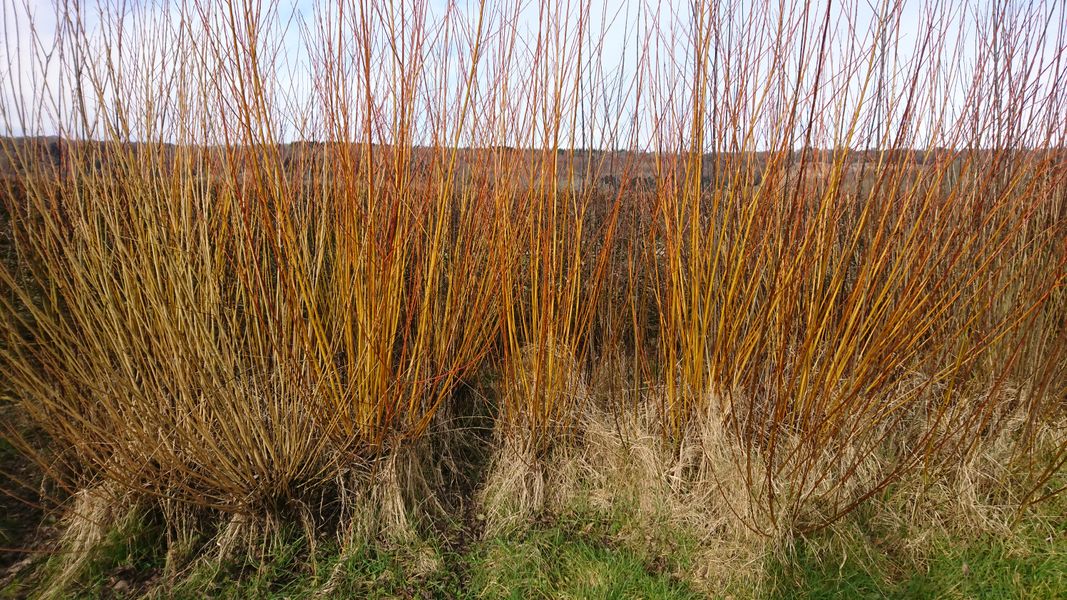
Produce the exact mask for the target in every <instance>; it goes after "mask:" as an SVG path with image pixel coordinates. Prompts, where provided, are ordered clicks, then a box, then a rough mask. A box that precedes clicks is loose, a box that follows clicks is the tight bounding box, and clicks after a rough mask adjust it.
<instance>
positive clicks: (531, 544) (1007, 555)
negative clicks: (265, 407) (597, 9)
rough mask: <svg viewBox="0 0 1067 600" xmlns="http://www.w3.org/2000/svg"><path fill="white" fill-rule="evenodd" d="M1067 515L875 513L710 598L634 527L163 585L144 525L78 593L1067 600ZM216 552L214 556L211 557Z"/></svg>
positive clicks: (37, 572)
mask: <svg viewBox="0 0 1067 600" xmlns="http://www.w3.org/2000/svg"><path fill="white" fill-rule="evenodd" d="M1064 508H1065V506H1064V503H1063V502H1060V503H1059V504H1058V505H1052V506H1048V507H1046V509H1045V510H1043V511H1042V512H1041V514H1035V515H1032V516H1031V517H1030V518H1028V519H1027V520H1026V521H1024V522H1022V523H1021V524H1020V525H1018V526H1017V527H1016V528H1015V530H1014V534H1013V535H1011V536H1010V537H1002V536H993V535H990V534H979V535H974V536H971V537H968V536H958V535H953V536H948V535H943V534H942V535H938V534H934V533H932V532H927V534H926V536H927V537H926V539H923V540H922V542H921V544H917V543H916V539H915V538H916V536H917V537H920V538H921V537H923V535H924V534H922V533H919V534H917V533H916V532H915V531H914V530H907V531H905V530H904V529H900V530H896V531H894V530H893V529H892V528H887V527H885V526H884V525H883V526H878V525H875V522H876V521H877V519H875V518H874V515H872V514H871V512H870V511H861V513H862V514H861V513H857V515H856V517H855V518H853V519H849V520H848V521H846V522H843V523H842V524H841V525H840V526H838V527H835V528H833V529H832V530H827V531H825V532H824V533H822V534H820V535H818V536H815V537H812V538H798V539H796V540H794V541H793V542H792V543H791V544H788V545H787V546H786V547H785V548H783V549H779V550H778V551H776V552H773V553H769V554H768V555H767V556H766V557H765V558H764V560H763V561H762V564H755V565H752V566H751V568H752V569H754V570H758V571H759V572H760V573H762V575H760V576H759V577H756V578H755V579H753V581H755V582H756V583H755V584H746V585H737V586H731V587H729V588H727V589H717V590H716V589H708V588H707V586H706V585H705V584H702V583H701V582H700V581H697V580H694V579H692V578H691V577H690V576H689V574H690V573H692V572H693V571H694V567H697V566H699V565H696V564H694V561H695V560H696V559H695V558H694V557H695V556H696V555H695V554H693V553H692V552H690V549H691V547H692V546H691V544H687V543H686V540H685V539H684V534H682V533H679V535H678V536H674V537H673V538H672V539H674V540H675V541H676V543H675V544H672V545H671V547H670V549H669V550H668V549H665V548H664V547H662V545H661V543H660V542H655V543H652V544H650V545H648V546H643V547H640V546H635V544H634V543H633V541H632V540H631V539H629V538H625V536H622V535H620V532H621V531H622V530H623V529H625V527H626V524H625V523H623V522H620V521H618V520H613V519H608V518H605V517H603V516H596V515H591V514H577V513H576V514H572V515H568V516H565V517H560V518H556V519H553V520H551V521H541V522H539V523H538V524H536V525H535V526H533V527H531V528H529V529H526V530H524V531H516V532H511V533H508V534H504V535H501V536H498V537H494V538H490V539H485V540H480V541H476V542H473V543H470V544H468V545H466V547H463V548H457V547H455V546H451V545H450V544H449V543H447V540H446V538H447V537H448V535H447V534H446V535H444V536H431V537H429V538H424V539H418V540H409V541H406V542H392V543H389V544H384V543H383V544H379V545H377V546H375V547H364V548H362V549H359V550H357V551H349V552H347V553H341V552H339V551H338V549H337V547H336V546H331V545H329V544H326V545H320V546H319V548H318V550H317V552H316V556H315V558H314V559H312V558H310V557H309V552H308V548H307V546H306V544H305V542H304V541H303V539H302V538H301V536H299V535H296V534H293V535H291V536H289V537H288V538H286V537H285V536H283V539H282V540H281V541H279V543H277V544H276V545H274V546H273V548H272V549H264V551H263V553H262V554H261V559H256V558H254V557H253V558H242V559H240V560H231V561H225V562H221V563H220V562H218V561H214V560H201V561H193V562H192V563H190V564H188V565H187V566H186V567H184V568H183V569H180V570H179V571H178V572H177V573H174V574H170V575H168V576H164V575H163V569H164V562H165V557H164V556H163V554H162V552H161V550H160V548H159V544H158V540H159V539H160V533H161V531H160V530H159V525H158V524H156V523H154V522H153V521H152V519H150V518H142V519H134V520H131V521H130V522H129V523H127V524H126V525H124V526H122V527H121V528H117V529H115V530H113V531H112V532H111V533H109V534H108V535H107V536H106V537H105V539H104V540H103V541H102V542H101V543H100V544H99V545H98V546H97V548H96V550H95V551H94V552H93V555H92V556H91V558H90V560H88V561H87V562H86V563H85V564H84V565H83V567H82V568H81V569H80V572H79V575H78V577H77V578H76V580H75V581H74V583H73V584H72V586H71V587H70V588H69V589H68V592H69V593H70V594H71V595H74V596H77V597H83V598H101V597H104V598H107V597H114V598H120V597H147V598H199V597H205V596H208V597H221V598H246V597H263V598H301V597H337V598H345V597H368V598H701V597H707V596H709V595H711V596H713V597H724V598H726V597H732V598H830V597H850V598H1065V597H1067V523H1065V522H1064V520H1063V519H1062V518H1057V517H1056V515H1057V514H1059V515H1062V514H1063V513H1062V512H1058V513H1057V512H1056V511H1062V510H1063V509H1064ZM202 550H203V549H202ZM253 554H255V553H253ZM55 560H56V559H55V557H53V558H52V559H50V560H49V559H45V558H43V557H42V558H39V559H38V563H39V564H38V565H37V568H36V569H28V570H25V571H24V575H23V576H21V577H19V578H16V579H14V580H13V581H9V582H7V583H6V585H5V587H3V588H2V590H0V598H17V597H23V596H27V595H31V596H32V595H34V592H35V591H36V590H38V589H40V587H41V586H42V585H43V584H44V582H45V581H46V579H47V577H48V574H49V572H50V571H54V568H53V567H51V566H50V563H51V562H52V561H55Z"/></svg>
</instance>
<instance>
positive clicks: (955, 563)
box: [763, 513, 1067, 599]
mask: <svg viewBox="0 0 1067 600" xmlns="http://www.w3.org/2000/svg"><path fill="white" fill-rule="evenodd" d="M1062 514H1063V513H1060V516H1059V517H1058V518H1057V517H1055V516H1053V517H1052V518H1053V519H1055V520H1053V521H1050V523H1052V524H1053V526H1052V527H1037V526H1035V522H1027V523H1024V524H1023V525H1021V526H1020V527H1019V528H1017V530H1016V532H1015V533H1014V535H1013V536H1012V537H1011V538H1009V539H1005V538H1004V537H1000V536H996V535H991V534H983V535H976V536H973V537H971V538H970V539H960V538H959V537H949V536H947V535H940V536H935V537H933V539H931V540H929V541H927V542H924V543H923V546H922V549H921V551H920V552H918V553H917V555H916V554H909V553H907V552H905V551H903V550H902V546H903V544H904V543H905V542H906V540H905V539H904V537H903V535H902V534H900V533H897V534H894V533H892V532H884V531H882V532H878V531H874V530H869V529H868V530H866V531H864V527H863V524H862V523H857V522H855V521H852V522H849V523H848V524H847V526H845V527H843V528H840V529H837V530H835V531H833V532H824V533H823V534H820V535H818V536H815V537H812V538H801V539H799V540H797V541H796V542H795V543H794V545H793V547H792V548H791V549H790V551H789V552H787V553H786V555H785V556H783V557H778V558H775V559H773V560H771V561H769V564H768V568H767V574H768V580H767V586H766V589H765V593H764V594H763V595H764V597H766V598H902V599H903V598H961V599H962V598H989V599H999V598H1035V599H1037V598H1042V599H1044V598H1067V520H1065V519H1063V517H1062ZM1042 520H1043V519H1042Z"/></svg>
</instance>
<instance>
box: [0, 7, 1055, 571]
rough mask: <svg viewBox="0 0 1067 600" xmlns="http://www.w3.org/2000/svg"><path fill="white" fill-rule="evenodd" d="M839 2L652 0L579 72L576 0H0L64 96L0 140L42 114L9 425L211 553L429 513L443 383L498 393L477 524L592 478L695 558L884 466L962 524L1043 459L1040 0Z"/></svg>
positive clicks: (593, 13) (837, 501)
mask: <svg viewBox="0 0 1067 600" xmlns="http://www.w3.org/2000/svg"><path fill="white" fill-rule="evenodd" d="M861 4H862V3H855V2H846V3H845V4H844V5H842V6H840V7H838V8H831V9H824V8H820V7H809V6H806V5H789V6H782V7H778V8H777V9H775V10H774V11H771V10H748V9H745V8H743V7H742V6H741V5H740V4H739V3H726V4H723V3H713V2H697V3H696V4H695V5H694V7H693V8H694V11H693V13H692V15H688V14H683V13H681V12H678V11H672V10H667V9H666V8H665V7H659V8H658V9H656V8H655V7H646V9H645V10H643V11H642V13H641V16H640V18H639V19H636V20H629V21H627V23H628V26H629V28H628V29H627V32H626V33H625V34H624V36H623V37H624V38H625V39H626V55H627V57H629V58H628V59H632V60H633V62H632V63H630V66H629V67H627V70H624V71H618V72H610V71H609V70H606V69H605V68H604V63H603V61H602V58H601V57H602V56H603V55H604V54H605V53H608V52H611V51H612V48H611V47H610V46H611V45H612V44H614V43H615V42H614V41H613V39H614V38H612V37H611V36H610V35H609V32H608V28H607V25H606V24H605V23H606V21H607V20H610V15H600V16H598V10H597V9H596V7H595V6H593V5H592V4H591V3H588V2H577V3H559V2H543V3H540V4H538V5H537V6H535V7H533V8H535V9H536V10H534V11H532V12H531V13H530V16H529V21H526V20H524V19H527V17H525V16H522V15H524V14H526V13H524V12H523V11H524V7H525V5H524V4H523V3H522V2H506V3H486V2H482V3H477V4H476V5H472V6H471V7H468V9H467V10H461V9H460V7H458V6H454V5H449V8H448V9H447V10H446V11H445V12H444V13H443V14H437V13H434V12H433V10H432V8H431V5H430V3H427V2H422V1H417V0H416V1H413V2H410V3H401V2H371V3H368V2H349V1H347V0H341V1H339V2H338V3H337V4H336V5H331V6H330V7H324V8H322V9H321V10H317V11H316V12H314V14H312V15H304V16H303V17H302V18H301V19H297V21H298V22H299V23H298V24H299V27H298V29H299V30H300V35H299V36H296V37H295V38H294V37H293V36H291V35H288V34H287V32H289V31H291V30H289V29H287V26H288V25H287V24H288V23H290V21H289V20H288V17H287V15H286V14H285V11H284V10H282V8H281V7H280V6H278V5H276V4H274V3H271V2H267V3H265V4H264V3H256V2H246V1H241V0H234V1H220V2H215V1H209V0H188V1H186V2H178V3H174V4H168V5H167V6H164V7H158V8H157V9H154V10H148V9H141V8H135V9H130V10H125V9H124V8H122V7H121V6H114V5H111V4H108V3H103V4H101V5H98V6H92V7H90V6H86V5H83V4H82V3H80V2H70V3H60V4H58V5H57V6H56V11H57V17H58V22H59V27H58V29H57V31H56V33H55V35H54V36H50V35H49V33H48V32H46V31H43V30H39V29H37V28H35V27H31V26H30V25H28V24H31V23H35V22H36V21H34V20H33V19H31V18H30V17H28V16H27V14H26V8H25V7H24V6H22V5H21V4H20V3H18V2H10V3H6V4H5V12H4V13H3V14H4V17H3V18H4V19H5V27H7V28H8V29H10V28H12V27H16V28H20V30H21V31H23V32H25V33H24V35H25V37H24V38H22V39H23V40H24V41H25V42H26V44H25V46H24V52H23V53H22V54H17V55H16V54H11V53H10V51H9V53H8V54H6V55H5V56H6V57H7V60H8V67H9V68H10V70H12V71H13V72H14V71H19V72H25V73H28V75H27V77H31V78H32V77H37V78H38V79H39V80H41V81H48V82H52V83H49V84H48V85H40V86H37V87H33V88H32V89H27V88H20V87H19V86H18V85H17V84H16V83H13V82H12V83H6V84H3V86H4V87H3V88H2V89H0V91H2V92H3V94H4V95H3V98H4V104H3V107H2V111H0V121H2V122H3V124H4V128H5V132H6V133H15V132H23V133H27V134H30V133H39V132H44V131H46V130H55V131H56V132H58V133H59V134H60V137H59V139H58V140H57V141H49V140H33V139H9V140H6V141H4V142H3V144H2V149H0V150H2V152H0V156H2V158H3V162H4V165H5V166H4V168H5V169H7V171H6V176H5V178H4V182H3V185H4V187H3V202H2V207H3V213H2V214H3V218H4V226H5V232H4V236H5V237H4V238H3V240H2V243H3V246H2V249H3V252H4V253H5V261H6V262H5V263H4V264H3V266H2V267H0V291H2V293H0V316H2V321H0V370H2V372H3V373H4V377H3V379H2V386H3V387H2V391H3V394H4V402H10V403H13V404H14V405H15V406H16V407H17V410H19V411H20V412H21V413H23V414H25V415H26V417H27V418H28V419H29V420H30V421H31V422H32V423H33V424H34V427H35V428H36V429H38V430H40V432H43V435H44V437H45V438H46V439H47V440H48V442H47V443H46V444H44V445H41V444H37V443H36V442H34V440H36V439H38V438H36V437H30V436H27V435H25V432H21V431H17V430H14V429H10V430H9V431H5V432H4V436H5V437H6V438H9V439H11V440H12V441H13V442H14V443H15V444H16V445H18V446H19V447H20V449H21V450H22V451H23V452H26V453H28V454H30V455H32V456H33V457H34V458H35V459H36V461H37V462H38V463H39V464H41V465H42V466H43V467H44V469H45V470H46V472H47V475H48V476H49V477H50V478H52V479H53V480H54V481H56V482H58V484H59V485H60V486H61V487H62V488H63V489H64V490H65V491H66V493H67V494H68V495H69V497H71V498H81V497H82V495H84V494H87V493H90V492H87V491H86V490H98V489H108V490H112V491H113V492H114V494H116V495H117V497H120V498H124V499H126V501H128V503H129V504H130V505H140V504H142V503H147V504H150V505H152V506H156V507H159V508H160V510H162V512H163V513H164V515H165V516H166V518H167V519H168V520H172V521H174V522H175V523H178V522H185V521H189V522H193V521H196V520H197V518H199V517H195V518H194V517H192V516H190V515H200V516H204V515H207V517H206V518H208V519H209V520H214V521H215V522H217V523H225V524H228V525H226V526H225V527H223V528H222V529H223V533H222V534H221V537H220V538H219V541H220V542H221V543H222V545H223V546H225V547H226V548H231V547H233V548H239V547H241V544H240V543H238V542H239V541H240V540H242V539H246V538H248V536H247V535H246V534H247V531H248V530H249V528H251V527H253V526H254V525H253V524H257V523H258V524H262V523H268V524H269V523H272V522H273V523H278V522H281V521H282V520H286V519H298V520H301V521H302V522H304V523H305V524H306V525H305V528H306V529H307V530H308V532H309V535H310V536H311V537H314V535H315V534H314V533H313V532H315V531H318V530H320V529H321V528H322V527H324V526H326V525H327V524H329V526H330V527H334V526H336V527H335V529H336V530H338V531H339V532H340V535H341V536H342V537H343V538H344V539H346V540H347V541H348V542H349V543H352V544H355V543H357V542H358V541H365V540H367V539H370V538H374V537H379V536H399V537H403V536H405V535H408V534H409V532H411V531H413V530H415V529H418V528H419V527H421V526H422V525H421V524H422V523H425V522H426V521H427V516H428V515H431V514H441V513H443V512H447V511H444V510H442V508H441V502H440V501H439V496H440V495H441V488H442V487H443V484H442V482H441V477H442V475H441V473H442V469H443V468H444V467H445V466H448V465H447V464H446V463H448V461H453V462H455V459H456V458H457V457H455V456H452V455H451V454H450V453H449V452H450V451H449V450H448V449H447V448H446V449H445V450H442V447H443V446H447V443H445V441H443V440H447V438H448V436H449V435H451V433H450V432H449V427H448V419H449V418H450V415H453V413H454V410H453V409H454V408H455V406H454V404H455V393H456V390H457V388H458V387H459V386H460V385H463V384H464V383H468V382H470V381H472V380H473V379H474V378H476V377H479V376H482V375H484V374H487V373H498V374H499V375H500V376H501V377H502V381H501V382H500V383H499V384H498V385H497V386H496V389H497V392H498V398H497V400H498V402H497V405H498V406H497V411H496V413H495V417H496V422H495V425H494V426H495V430H496V431H495V442H496V446H497V448H496V455H495V458H494V460H493V463H492V465H491V467H490V470H489V473H488V475H487V476H486V480H485V482H484V485H483V486H482V489H481V491H480V496H479V497H480V498H481V501H482V503H483V505H484V507H485V511H486V513H487V516H488V519H489V530H490V531H498V530H500V529H502V528H508V527H512V526H516V525H518V526H521V525H522V524H523V523H526V522H528V521H529V520H530V519H531V518H533V517H535V516H536V515H537V514H538V513H541V512H544V511H552V510H557V509H558V508H559V507H560V506H561V505H563V504H565V503H566V502H567V501H568V500H567V499H568V498H573V497H574V496H575V495H576V494H579V493H580V494H585V495H588V496H589V499H590V501H592V502H593V503H594V504H596V505H598V506H602V507H605V506H607V505H609V504H610V503H612V502H614V501H615V500H617V499H618V498H620V497H624V498H627V502H629V503H631V504H633V505H634V506H635V507H637V508H636V510H637V512H638V513H639V514H648V515H661V516H662V518H665V519H668V520H671V521H672V522H674V521H676V522H678V523H679V524H681V525H684V526H685V527H688V528H690V529H691V530H695V531H698V532H700V534H699V535H700V537H701V538H702V539H716V540H723V539H728V540H732V541H731V542H729V543H726V544H724V545H723V546H722V548H724V550H722V552H723V553H724V557H721V558H716V557H711V558H709V560H710V561H711V563H727V562H729V561H736V560H741V559H739V557H744V556H749V555H750V554H749V552H750V551H751V552H757V553H758V550H753V549H758V548H762V547H763V545H764V544H770V545H774V544H776V543H777V542H776V540H782V539H788V538H789V536H792V535H795V534H796V533H798V532H807V531H813V530H817V529H820V528H823V527H826V526H829V525H831V524H833V523H834V522H835V521H836V520H838V519H840V518H841V517H842V516H843V515H845V514H847V513H849V511H851V510H853V509H855V508H856V507H857V506H859V505H861V504H862V503H864V502H865V501H867V500H869V499H870V498H872V497H876V496H878V495H879V494H880V493H881V492H882V491H883V490H885V489H886V488H887V487H888V486H890V485H893V484H895V483H898V482H901V481H905V480H907V481H915V480H916V478H918V480H923V481H925V482H926V485H924V486H923V487H922V488H921V490H918V491H916V498H917V500H916V506H918V505H921V504H922V502H923V500H921V499H922V498H926V497H927V496H928V494H930V493H933V492H936V491H937V490H938V489H940V488H939V486H942V485H948V486H950V487H951V486H956V487H951V489H952V490H953V492H952V493H953V494H956V495H955V496H954V497H955V499H956V501H957V502H958V503H960V504H961V506H960V508H959V510H958V511H954V512H953V514H957V515H958V516H959V522H960V523H977V524H978V525H981V526H983V527H993V524H994V523H999V522H1002V521H1003V519H1004V518H1006V516H1005V514H1006V513H1005V514H1000V513H997V514H996V515H995V516H989V517H988V518H985V517H979V516H977V515H978V514H979V513H974V514H971V513H967V511H966V510H965V505H967V504H972V505H978V504H981V501H980V499H979V497H980V496H982V495H983V494H984V492H981V491H980V490H983V489H986V488H985V486H987V485H988V484H990V482H993V481H998V480H1004V479H1011V480H1012V481H1013V487H1012V488H1011V489H1012V490H1013V491H1012V492H1011V494H1009V496H1008V497H1006V498H1004V499H1003V502H1004V506H1005V511H1007V508H1006V507H1008V506H1010V507H1012V508H1013V509H1018V508H1019V507H1024V506H1025V505H1027V504H1028V503H1031V502H1035V501H1038V500H1040V499H1043V498H1044V497H1046V496H1048V495H1049V494H1051V493H1056V492H1057V490H1054V489H1048V484H1049V482H1050V481H1052V480H1053V476H1054V475H1055V474H1056V473H1057V471H1058V470H1060V469H1062V468H1063V465H1064V461H1067V440H1064V439H1062V436H1058V435H1057V434H1055V433H1054V431H1055V426H1056V425H1057V424H1062V423H1063V419H1064V399H1065V398H1067V383H1065V382H1067V321H1065V320H1064V315H1065V314H1067V286H1065V283H1067V156H1065V154H1064V145H1065V139H1064V131H1065V130H1067V129H1065V128H1064V127H1063V118H1064V96H1063V94H1062V91H1063V90H1062V83H1061V82H1062V81H1067V74H1065V73H1064V71H1065V70H1067V66H1065V65H1064V63H1063V61H1062V56H1063V50H1064V46H1065V45H1067V30H1065V28H1064V26H1063V25H1062V23H1064V22H1067V19H1063V18H1062V17H1063V7H1062V6H1055V5H1050V4H1046V3H1042V2H1037V3H1030V4H1028V5H1026V6H1025V7H1009V6H1008V5H1007V4H1004V3H994V4H993V5H992V6H990V7H982V8H981V9H980V10H977V12H976V13H975V14H976V15H977V18H976V19H974V20H972V19H971V17H972V16H974V15H971V14H970V13H968V12H966V11H960V10H959V9H958V8H955V7H953V6H948V5H938V6H931V7H925V8H924V10H923V11H921V13H922V14H921V18H920V19H919V20H918V22H917V24H916V25H915V28H914V29H915V31H914V32H913V35H910V36H909V37H908V41H907V42H906V41H904V40H903V39H902V38H901V35H900V34H901V33H902V30H903V29H904V25H903V21H902V19H904V18H905V10H904V7H903V6H902V5H900V4H899V3H895V2H888V3H885V4H884V5H882V6H880V7H879V8H878V9H877V12H878V14H879V15H880V18H877V19H873V20H869V21H867V20H864V19H863V18H861V16H860V9H861V8H862V7H861ZM526 8H530V7H526ZM973 8H976V9H977V8H979V7H973ZM1009 8H1010V9H1011V10H1009ZM824 10H825V11H826V12H823V11H824ZM620 18H623V17H620ZM525 22H529V23H530V28H529V30H527V29H526V28H524V27H518V26H517V24H519V23H525ZM838 22H840V23H844V24H846V25H848V26H835V23H838ZM1057 24H1059V25H1057ZM957 32H966V33H968V35H967V36H956V35H949V34H950V33H952V34H954V33H957ZM120 39H123V40H125V41H124V42H122V43H120V41H119V40H120ZM130 40H134V42H131V41H130ZM294 40H295V41H294ZM908 43H911V44H912V46H911V47H908V46H907V44H908ZM294 44H295V46H296V47H298V48H300V49H301V51H300V52H297V51H295V50H294ZM967 44H975V45H976V50H975V51H974V52H973V55H972V54H968V53H966V52H965V49H966V45H967ZM51 48H54V49H55V51H54V52H53V51H51V50H50V49H51ZM990 48H992V49H995V51H992V50H990ZM968 56H973V60H974V61H975V62H974V64H973V65H970V66H971V67H973V69H969V70H968V71H967V72H968V73H971V72H972V71H973V77H971V76H968V77H966V78H965V77H964V76H963V71H962V70H961V69H960V65H961V64H965V63H966V62H967V60H971V59H969V58H966V57H968ZM167 57H180V59H176V60H170V59H168V58H167ZM669 57H677V58H678V60H671V59H669ZM683 58H684V60H682V59H683ZM161 65H163V66H162V67H161ZM289 78H294V81H301V82H306V83H307V85H308V86H309V87H308V91H307V94H306V95H301V93H299V92H298V91H291V90H289V89H288V88H286V87H285V86H284V85H282V84H280V83H278V82H279V81H287V80H288V79H289ZM291 139H299V140H304V141H301V142H300V143H293V144H289V143H286V142H287V141H289V140H291ZM92 140H97V141H92ZM594 145H596V146H601V147H603V148H623V149H626V151H619V152H603V151H586V150H581V149H580V148H582V147H589V146H594ZM861 149H862V150H861ZM453 466H454V465H453ZM938 493H940V492H938ZM75 503H76V502H75ZM968 515H970V516H968ZM103 516H106V515H103ZM650 518H651V517H650ZM657 518H660V517H657ZM983 519H986V521H985V522H983ZM650 522H651V521H650ZM183 527H185V526H183V525H180V524H175V528H176V530H177V529H181V528H183ZM79 535H80V534H78V533H77V528H76V527H72V528H71V533H70V536H72V538H71V539H72V540H76V539H81V538H80V537H79ZM182 535H184V534H181V533H180V532H177V531H175V533H174V535H173V537H174V538H175V539H179V538H181V537H182ZM756 540H762V541H756ZM246 541H247V540H246ZM261 541H262V540H261ZM731 564H733V563H731Z"/></svg>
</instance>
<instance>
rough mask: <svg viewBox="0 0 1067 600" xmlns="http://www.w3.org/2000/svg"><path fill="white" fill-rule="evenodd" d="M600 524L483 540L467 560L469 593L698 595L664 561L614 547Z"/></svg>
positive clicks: (510, 595)
mask: <svg viewBox="0 0 1067 600" xmlns="http://www.w3.org/2000/svg"><path fill="white" fill-rule="evenodd" d="M576 525H577V526H579V527H575V526H576ZM604 525H605V524H603V523H601V524H598V523H595V522H587V523H585V524H584V525H581V524H580V523H577V522H574V523H565V524H556V525H552V526H548V527H541V528H535V529H532V530H530V531H528V532H525V533H522V534H512V535H510V536H505V537H502V538H498V539H492V540H488V541H487V542H485V543H483V544H482V545H481V547H480V548H479V549H478V550H477V551H476V552H475V553H474V556H473V557H471V579H470V587H469V591H470V593H471V594H472V595H473V596H474V597H481V598H700V597H703V596H702V595H700V594H699V593H697V591H696V590H694V589H693V588H692V587H690V586H689V585H687V584H686V583H685V582H684V581H682V580H681V579H680V578H678V577H677V576H676V575H674V574H672V573H671V572H670V571H671V570H672V569H671V567H672V566H673V565H671V564H669V561H662V560H652V561H650V560H649V559H648V558H647V557H646V556H642V554H643V553H639V552H635V551H634V550H633V549H630V548H626V547H622V546H620V545H618V544H616V543H615V542H614V541H613V539H612V538H611V537H610V536H609V535H606V534H605V533H606V532H605V527H604ZM607 525H608V526H609V527H610V525H611V524H607Z"/></svg>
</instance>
